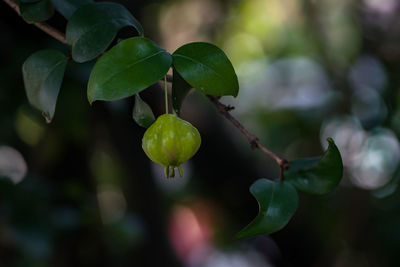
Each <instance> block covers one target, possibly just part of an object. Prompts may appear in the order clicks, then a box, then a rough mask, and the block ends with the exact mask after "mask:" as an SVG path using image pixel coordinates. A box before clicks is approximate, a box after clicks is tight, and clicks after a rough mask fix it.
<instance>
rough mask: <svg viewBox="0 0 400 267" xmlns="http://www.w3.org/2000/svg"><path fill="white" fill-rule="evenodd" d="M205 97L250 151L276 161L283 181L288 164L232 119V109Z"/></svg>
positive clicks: (169, 80) (169, 78) (212, 97)
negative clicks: (257, 151)
mask: <svg viewBox="0 0 400 267" xmlns="http://www.w3.org/2000/svg"><path fill="white" fill-rule="evenodd" d="M167 81H168V82H172V75H167ZM207 97H208V99H209V100H210V101H211V103H213V104H214V105H215V106H216V107H217V109H218V111H219V113H221V114H222V115H223V116H224V117H225V118H226V119H227V120H229V121H230V122H231V123H232V124H233V125H234V126H235V127H236V128H237V129H238V130H239V131H240V132H241V133H242V134H243V135H244V136H245V137H246V138H247V140H248V141H249V143H250V146H251V148H252V149H254V148H258V149H260V150H261V151H262V152H263V153H265V154H267V155H268V156H270V157H271V158H273V159H274V160H275V161H276V163H278V165H279V168H280V180H282V181H283V180H284V175H283V173H284V171H285V170H288V169H289V168H290V165H289V162H288V161H287V160H286V159H284V158H281V157H279V156H278V155H276V154H275V153H274V152H272V151H271V150H269V149H268V148H266V147H265V146H263V145H262V144H261V143H260V141H259V140H258V137H257V136H255V135H254V134H252V133H250V132H249V131H248V130H247V129H246V128H245V127H244V126H243V125H242V124H241V123H240V122H239V121H238V120H237V119H236V118H235V117H233V116H232V114H231V113H230V111H231V110H233V109H234V107H232V106H228V105H225V104H222V103H221V102H220V101H219V99H218V98H217V97H215V96H212V95H207Z"/></svg>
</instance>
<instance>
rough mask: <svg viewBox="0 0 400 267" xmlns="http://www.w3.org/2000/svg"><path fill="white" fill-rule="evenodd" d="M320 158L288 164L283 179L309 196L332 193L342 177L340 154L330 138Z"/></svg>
mask: <svg viewBox="0 0 400 267" xmlns="http://www.w3.org/2000/svg"><path fill="white" fill-rule="evenodd" d="M327 140H328V142H329V147H328V149H327V150H326V151H325V154H324V155H323V156H322V157H318V158H306V159H299V160H294V161H291V162H290V170H288V171H286V172H285V179H286V180H287V181H289V182H290V183H292V184H293V185H294V186H295V187H296V188H297V189H298V190H300V191H303V192H306V193H309V194H326V193H328V192H330V191H332V190H333V189H334V188H335V187H336V186H337V185H338V184H339V182H340V180H341V179H342V176H343V163H342V157H341V156H340V152H339V150H338V148H337V147H336V145H335V142H334V141H333V139H332V138H328V139H327Z"/></svg>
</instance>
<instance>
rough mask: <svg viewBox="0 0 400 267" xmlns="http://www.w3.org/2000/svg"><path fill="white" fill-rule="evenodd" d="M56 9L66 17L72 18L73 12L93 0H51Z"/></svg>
mask: <svg viewBox="0 0 400 267" xmlns="http://www.w3.org/2000/svg"><path fill="white" fill-rule="evenodd" d="M51 3H52V4H53V6H54V7H55V9H56V10H57V11H58V12H60V13H61V15H63V16H64V18H66V19H70V18H71V16H72V14H74V13H75V11H76V10H77V9H78V8H80V7H81V6H84V5H87V4H91V3H93V1H92V0H51Z"/></svg>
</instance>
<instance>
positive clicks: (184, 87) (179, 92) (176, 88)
mask: <svg viewBox="0 0 400 267" xmlns="http://www.w3.org/2000/svg"><path fill="white" fill-rule="evenodd" d="M190 89H192V86H191V85H190V84H188V83H187V82H186V81H185V80H184V79H183V78H182V76H181V75H179V73H178V72H177V71H176V69H175V68H174V69H173V80H172V106H173V108H174V110H175V112H176V114H178V116H180V113H181V106H182V102H183V99H185V97H186V95H187V94H188V93H189V91H190Z"/></svg>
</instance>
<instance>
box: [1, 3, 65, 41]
mask: <svg viewBox="0 0 400 267" xmlns="http://www.w3.org/2000/svg"><path fill="white" fill-rule="evenodd" d="M4 2H5V3H6V4H7V5H9V6H10V7H11V8H12V9H14V11H15V12H17V14H18V15H19V16H21V11H20V10H19V6H18V5H17V4H16V3H15V2H13V1H12V0H4ZM33 25H35V26H36V27H38V28H39V29H41V30H42V31H44V32H45V33H47V34H48V35H50V36H52V37H53V38H55V39H57V40H58V41H60V42H61V43H63V44H65V45H67V46H69V44H68V43H67V39H65V35H64V34H63V33H62V32H60V31H59V30H57V29H55V28H53V27H52V26H50V25H49V24H47V23H44V22H35V23H33Z"/></svg>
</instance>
